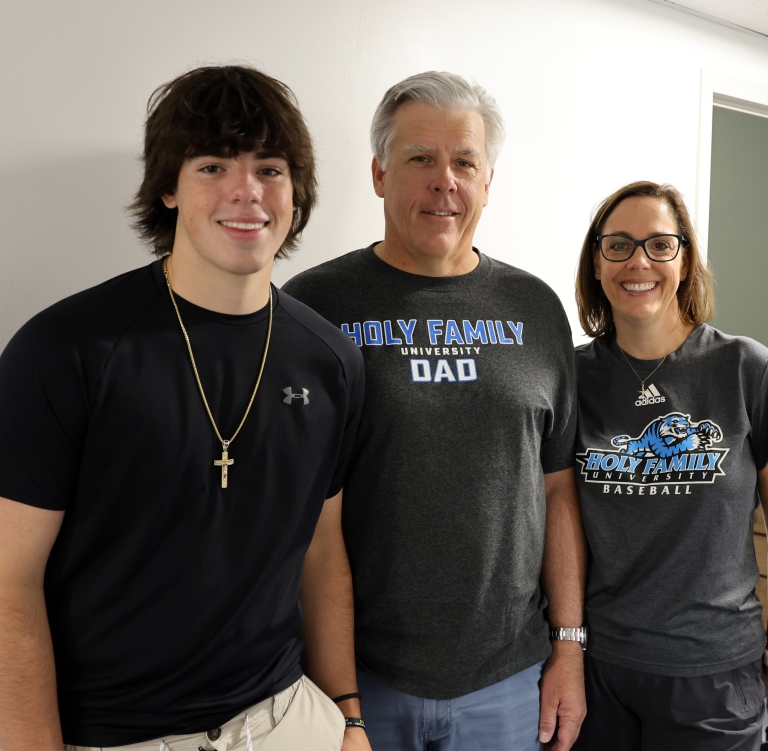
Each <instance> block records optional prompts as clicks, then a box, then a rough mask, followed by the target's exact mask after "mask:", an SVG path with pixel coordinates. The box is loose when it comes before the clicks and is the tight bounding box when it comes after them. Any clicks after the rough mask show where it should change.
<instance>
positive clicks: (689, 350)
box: [576, 325, 768, 676]
mask: <svg viewBox="0 0 768 751" xmlns="http://www.w3.org/2000/svg"><path fill="white" fill-rule="evenodd" d="M627 357H628V359H629V362H630V363H631V364H632V366H633V367H634V368H635V370H637V372H638V373H639V375H640V376H641V377H646V378H647V377H648V376H649V375H650V374H651V373H652V371H653V369H654V368H656V367H657V366H658V365H659V363H660V362H661V361H660V360H654V361H643V360H635V359H634V358H632V357H629V355H627ZM576 360H577V364H578V370H579V431H578V439H577V449H578V453H577V456H576V458H577V462H578V468H579V491H580V497H581V502H582V513H583V517H584V525H585V528H586V532H587V538H588V540H589V547H590V551H591V555H590V569H589V580H588V586H587V608H586V620H587V624H588V625H589V627H590V652H591V653H592V654H593V655H594V656H595V657H597V658H599V659H601V660H605V661H606V662H610V663H613V664H614V665H619V666H621V667H627V668H633V669H635V670H643V671H646V672H649V673H657V674H661V675H673V676H696V675H711V674H713V673H718V672H721V671H724V670H730V669H732V668H735V667H739V666H741V665H744V664H746V663H748V662H751V661H753V660H756V659H757V658H758V657H759V656H760V654H761V652H762V650H763V644H764V642H765V639H764V636H763V627H762V618H761V608H760V602H759V601H758V599H757V597H756V596H755V585H756V584H757V581H758V577H759V572H758V568H757V564H756V563H755V550H754V543H753V537H752V535H753V529H752V519H753V514H754V510H755V486H756V481H757V470H758V469H760V468H762V467H764V466H765V464H766V461H768V370H767V369H768V349H766V348H765V347H763V346H762V345H761V344H758V343H757V342H755V341H752V340H751V339H746V338H743V337H732V336H727V335H726V334H723V333H721V332H719V331H717V330H716V329H713V328H711V327H709V326H705V325H702V326H699V327H697V328H696V329H694V331H693V333H692V334H691V335H690V336H689V337H688V339H687V340H686V341H685V343H684V344H683V345H682V347H680V348H679V349H678V350H677V351H676V352H673V353H672V354H670V355H669V356H668V357H667V359H666V361H665V362H664V363H663V365H661V367H659V369H658V370H657V371H656V372H655V373H653V375H652V377H651V378H650V379H648V380H646V382H645V392H644V393H643V394H642V395H640V394H639V390H640V383H639V381H638V380H637V378H636V377H635V375H634V373H632V370H631V369H630V367H629V365H628V364H627V362H625V360H624V358H623V357H622V354H621V352H620V351H619V349H618V347H617V345H616V342H615V340H613V339H611V340H609V341H604V340H597V341H595V342H592V343H591V344H588V345H585V346H583V347H579V348H578V349H577V357H576Z"/></svg>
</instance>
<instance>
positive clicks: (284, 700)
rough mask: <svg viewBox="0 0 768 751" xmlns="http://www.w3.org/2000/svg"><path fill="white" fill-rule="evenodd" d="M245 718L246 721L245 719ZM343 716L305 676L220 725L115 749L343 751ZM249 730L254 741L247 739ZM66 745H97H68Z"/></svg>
mask: <svg viewBox="0 0 768 751" xmlns="http://www.w3.org/2000/svg"><path fill="white" fill-rule="evenodd" d="M246 718H247V721H246ZM344 729H345V725H344V716H343V715H342V713H341V711H340V710H339V708H338V707H337V706H336V705H335V704H334V703H333V702H332V701H331V700H330V699H329V698H328V697H327V696H326V695H325V694H324V693H323V692H322V691H320V689H319V688H318V687H317V686H315V684H314V683H312V681H310V680H309V678H307V677H306V676H302V677H301V678H300V679H299V680H298V681H296V683H294V684H293V685H292V686H289V687H288V688H287V689H285V691H281V692H280V693H279V694H275V695H274V696H272V697H270V698H269V699H265V700H264V701H262V702H259V703H258V704H255V705H254V706H252V707H251V708H250V709H247V710H246V711H245V712H241V713H240V714H239V715H237V717H233V718H232V719H231V720H230V721H229V722H227V723H226V724H224V725H222V726H221V728H211V729H210V730H208V731H207V732H202V733H195V734H193V735H169V736H166V737H165V738H158V739H157V740H153V741H144V742H143V743H133V744H131V745H130V746H111V747H110V749H111V751H166V749H167V751H198V749H203V751H251V749H258V751H339V749H340V748H341V743H342V741H343V740H344ZM249 736H250V741H249ZM64 748H65V750H66V751H98V750H97V749H95V748H91V747H88V746H71V745H68V744H66V745H65V746H64Z"/></svg>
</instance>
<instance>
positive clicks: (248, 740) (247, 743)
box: [243, 712, 253, 751]
mask: <svg viewBox="0 0 768 751" xmlns="http://www.w3.org/2000/svg"><path fill="white" fill-rule="evenodd" d="M243 723H244V724H245V739H246V740H245V749H246V751H253V740H252V739H251V721H250V718H249V717H248V712H246V713H245V720H243Z"/></svg>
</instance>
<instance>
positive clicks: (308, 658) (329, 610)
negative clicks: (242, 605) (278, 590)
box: [301, 526, 360, 717]
mask: <svg viewBox="0 0 768 751" xmlns="http://www.w3.org/2000/svg"><path fill="white" fill-rule="evenodd" d="M301 602H302V608H303V611H304V629H303V636H304V662H305V665H306V667H307V672H308V673H309V677H310V678H311V679H312V680H313V681H314V682H315V683H316V684H317V685H318V686H319V687H320V688H321V689H322V690H323V692H325V693H326V694H328V696H330V697H331V698H335V697H337V696H342V695H344V694H349V693H354V692H356V691H357V675H356V671H355V646H354V605H353V601H352V575H351V572H350V568H349V560H348V558H347V553H346V548H345V547H344V541H343V538H342V537H341V530H340V526H339V530H338V534H333V536H332V537H331V539H321V540H316V541H313V544H312V545H311V546H310V549H309V550H308V551H307V555H306V558H305V560H304V578H303V579H302V585H301ZM339 708H340V709H341V710H342V711H343V712H344V714H345V715H346V716H347V717H360V702H359V700H357V699H349V700H346V701H344V702H343V703H341V704H340V705H339Z"/></svg>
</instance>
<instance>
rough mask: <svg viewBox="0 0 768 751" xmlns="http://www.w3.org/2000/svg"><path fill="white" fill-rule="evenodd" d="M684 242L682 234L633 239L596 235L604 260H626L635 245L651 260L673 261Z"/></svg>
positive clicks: (635, 247)
mask: <svg viewBox="0 0 768 751" xmlns="http://www.w3.org/2000/svg"><path fill="white" fill-rule="evenodd" d="M684 242H685V238H684V237H683V236H682V235H651V236H650V237H646V238H645V240H635V239H633V238H631V237H627V236H626V235H598V236H597V246H598V248H600V253H601V254H602V256H603V258H605V260H606V261H615V262H617V263H618V262H619V261H627V260H629V259H630V258H632V256H633V255H634V254H635V251H636V250H637V246H638V245H639V246H640V247H642V249H643V252H644V253H645V255H646V256H648V258H649V259H650V260H651V261H655V262H656V263H666V262H667V261H674V260H675V258H677V254H678V253H679V252H680V246H681V245H682V244H683V243H684Z"/></svg>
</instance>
